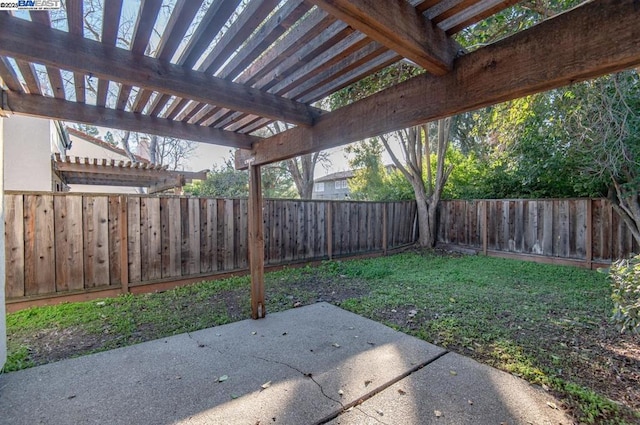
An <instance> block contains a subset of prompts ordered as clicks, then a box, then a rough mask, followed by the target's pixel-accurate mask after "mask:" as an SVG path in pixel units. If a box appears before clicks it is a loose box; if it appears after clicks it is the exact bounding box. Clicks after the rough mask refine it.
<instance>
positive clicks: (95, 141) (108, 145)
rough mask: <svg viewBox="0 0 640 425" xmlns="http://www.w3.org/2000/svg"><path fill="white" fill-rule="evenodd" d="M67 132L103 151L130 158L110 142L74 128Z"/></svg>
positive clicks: (141, 160) (137, 156)
mask: <svg viewBox="0 0 640 425" xmlns="http://www.w3.org/2000/svg"><path fill="white" fill-rule="evenodd" d="M65 130H66V131H67V133H68V134H71V135H73V136H76V137H79V138H81V139H82V140H86V141H87V142H89V143H92V144H94V145H96V146H99V147H101V148H103V149H106V150H108V151H111V152H113V153H117V154H118V155H122V156H124V157H125V158H127V157H128V155H127V153H126V152H125V150H124V149H122V148H119V147H117V146H114V145H112V144H111V143H109V142H105V141H104V140H100V139H98V138H97V137H93V136H91V135H89V134H87V133H84V132H82V131H80V130H78V129H75V128H73V127H68V126H67V127H66V128H65ZM133 156H134V157H135V158H136V160H137V161H138V162H142V163H148V164H150V163H151V161H149V160H148V159H147V158H145V157H143V156H140V155H135V154H134V155H133Z"/></svg>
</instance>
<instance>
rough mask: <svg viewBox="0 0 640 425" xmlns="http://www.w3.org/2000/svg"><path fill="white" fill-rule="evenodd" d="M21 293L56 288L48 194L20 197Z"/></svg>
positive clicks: (40, 291)
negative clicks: (23, 284)
mask: <svg viewBox="0 0 640 425" xmlns="http://www.w3.org/2000/svg"><path fill="white" fill-rule="evenodd" d="M24 213H25V214H24V229H25V250H24V251H25V255H24V257H25V260H24V262H25V271H24V278H25V295H40V294H51V293H54V292H55V290H56V281H55V250H54V249H53V248H54V237H55V235H54V213H53V196H52V195H25V196H24Z"/></svg>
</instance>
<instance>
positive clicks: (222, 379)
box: [218, 375, 229, 382]
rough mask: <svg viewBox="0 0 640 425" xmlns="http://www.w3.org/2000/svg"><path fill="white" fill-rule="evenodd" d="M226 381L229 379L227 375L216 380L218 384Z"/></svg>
mask: <svg viewBox="0 0 640 425" xmlns="http://www.w3.org/2000/svg"><path fill="white" fill-rule="evenodd" d="M227 379H229V377H228V376H227V375H222V376H221V377H219V378H218V382H224V381H226V380H227Z"/></svg>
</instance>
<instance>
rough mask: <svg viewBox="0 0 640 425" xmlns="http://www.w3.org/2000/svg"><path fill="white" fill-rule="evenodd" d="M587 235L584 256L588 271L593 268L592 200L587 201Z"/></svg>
mask: <svg viewBox="0 0 640 425" xmlns="http://www.w3.org/2000/svg"><path fill="white" fill-rule="evenodd" d="M586 202H587V234H586V235H585V242H584V243H585V245H586V247H585V256H586V266H587V268H588V269H591V268H592V267H593V200H592V199H591V198H589V199H587V201H586Z"/></svg>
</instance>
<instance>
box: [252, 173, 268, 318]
mask: <svg viewBox="0 0 640 425" xmlns="http://www.w3.org/2000/svg"><path fill="white" fill-rule="evenodd" d="M249 268H250V270H251V318H253V319H262V318H263V317H264V316H265V315H266V314H267V312H266V309H265V305H264V230H263V223H262V179H261V175H260V166H259V165H250V166H249Z"/></svg>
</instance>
